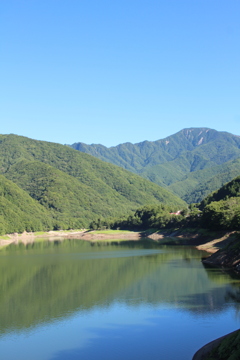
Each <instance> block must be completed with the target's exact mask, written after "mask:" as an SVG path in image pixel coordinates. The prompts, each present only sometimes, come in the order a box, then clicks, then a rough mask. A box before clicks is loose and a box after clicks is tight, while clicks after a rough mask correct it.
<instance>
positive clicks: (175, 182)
mask: <svg viewBox="0 0 240 360" xmlns="http://www.w3.org/2000/svg"><path fill="white" fill-rule="evenodd" d="M71 147H72V148H74V149H76V150H79V151H81V152H84V153H88V154H90V155H93V156H95V157H97V158H99V159H101V160H104V161H106V162H109V163H113V164H115V165H118V166H121V167H123V168H125V169H127V170H129V171H132V172H133V173H136V174H139V175H140V176H142V177H144V178H146V179H148V180H150V181H152V182H154V183H156V184H158V185H160V186H164V187H165V188H168V189H169V190H171V191H172V192H173V193H175V194H176V195H178V196H179V197H181V198H182V199H183V200H185V201H186V202H187V203H193V202H200V201H201V200H202V199H203V198H204V197H205V196H206V195H208V194H209V193H210V192H212V191H214V190H217V189H218V188H219V187H221V186H222V185H223V184H224V183H226V182H228V181H230V180H232V179H233V178H234V177H236V176H238V175H239V174H240V137H239V136H236V135H232V134H230V133H227V132H219V131H216V130H212V129H208V128H190V129H184V130H182V131H180V132H178V133H176V134H174V135H172V136H169V137H167V138H165V139H162V140H157V141H144V142H141V143H137V144H131V143H125V144H120V145H118V146H115V147H110V148H107V147H105V146H103V145H97V144H92V145H86V144H84V143H81V142H80V143H75V144H73V145H71Z"/></svg>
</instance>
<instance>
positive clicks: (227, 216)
mask: <svg viewBox="0 0 240 360" xmlns="http://www.w3.org/2000/svg"><path fill="white" fill-rule="evenodd" d="M101 227H111V228H119V229H129V230H147V229H155V230H160V229H164V228H166V229H169V228H171V229H174V228H175V229H179V228H205V229H209V230H240V176H239V177H237V178H235V179H233V180H232V181H230V182H229V183H227V184H225V185H224V186H223V187H221V188H220V189H219V190H217V191H215V192H213V193H212V194H210V195H208V196H207V197H206V198H205V199H204V200H203V201H202V202H201V203H198V204H190V205H189V207H188V208H183V209H182V210H181V211H178V212H175V213H174V211H173V209H172V208H171V207H170V206H168V205H163V204H161V205H147V206H143V207H141V208H139V209H137V210H136V211H135V212H134V214H130V215H129V216H127V217H125V218H121V219H117V220H114V219H108V220H107V221H106V220H103V221H101V220H100V219H99V221H98V222H95V221H93V222H92V223H91V228H93V229H96V228H101Z"/></svg>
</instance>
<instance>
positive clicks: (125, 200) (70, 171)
mask: <svg viewBox="0 0 240 360" xmlns="http://www.w3.org/2000/svg"><path fill="white" fill-rule="evenodd" d="M0 174H1V188H0V191H1V198H0V209H1V212H0V233H1V234H4V233H11V232H22V231H24V230H27V231H38V230H50V229H59V228H61V229H70V228H82V227H87V226H88V225H89V223H90V222H91V221H93V220H94V219H99V218H105V217H119V216H123V215H125V214H126V213H129V212H130V213H131V212H133V211H134V210H136V209H137V208H138V207H139V206H141V205H146V204H156V205H157V204H160V203H163V204H168V205H170V207H171V208H172V209H179V208H180V209H181V208H184V207H186V203H185V202H184V201H182V200H181V199H180V198H178V197H177V196H175V195H173V194H172V193H171V192H169V191H168V190H166V189H164V188H161V187H160V186H158V185H156V184H154V183H152V182H150V181H148V180H146V179H143V178H142V177H140V176H138V175H136V174H133V173H131V172H129V171H126V170H124V169H122V168H120V167H118V166H115V165H112V164H108V163H106V162H103V161H101V160H99V159H97V158H95V157H93V156H90V155H88V154H84V153H81V152H79V151H76V150H74V149H71V148H70V147H68V146H65V145H60V144H55V143H49V142H44V141H37V140H32V139H29V138H26V137H22V136H17V135H0Z"/></svg>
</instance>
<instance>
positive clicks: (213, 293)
mask: <svg viewBox="0 0 240 360" xmlns="http://www.w3.org/2000/svg"><path fill="white" fill-rule="evenodd" d="M206 255H207V254H206V253H204V252H200V251H198V250H196V249H194V248H190V247H176V246H172V247H170V246H160V245H158V244H156V243H153V242H149V241H140V242H136V241H126V242H121V243H118V244H117V243H112V244H110V243H109V242H106V243H95V244H91V243H90V242H86V241H82V240H73V239H71V240H64V241H51V242H50V241H40V242H35V243H32V244H28V245H27V246H25V245H23V244H19V245H10V246H8V247H6V248H4V249H2V250H1V251H0V269H1V270H0V274H1V276H0V358H1V359H3V360H16V359H17V360H65V359H67V360H77V359H81V360H85V359H86V360H89V359H90V360H91V359H100V360H113V359H114V360H120V359H121V360H122V359H124V360H128V359H129V360H130V359H131V360H133V359H137V360H145V359H151V360H155V359H158V360H159V359H163V360H174V359H178V360H191V359H192V356H193V354H194V353H195V352H196V351H197V350H198V348H200V347H201V346H203V345H204V344H205V343H207V342H209V341H211V340H214V339H215V338H217V337H219V336H222V335H225V334H227V333H228V332H231V331H234V330H236V329H238V328H239V324H240V311H239V310H240V306H239V302H237V299H239V295H240V280H239V278H237V277H236V276H235V275H234V274H228V273H225V272H223V271H222V270H220V269H209V268H205V267H204V266H203V265H202V263H201V257H204V256H206Z"/></svg>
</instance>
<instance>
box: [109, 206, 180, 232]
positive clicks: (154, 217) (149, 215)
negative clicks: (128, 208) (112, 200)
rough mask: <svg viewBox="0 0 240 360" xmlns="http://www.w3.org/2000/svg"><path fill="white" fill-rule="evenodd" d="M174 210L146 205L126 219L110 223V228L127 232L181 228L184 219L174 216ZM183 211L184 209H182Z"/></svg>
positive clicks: (167, 207) (168, 207)
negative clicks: (127, 230) (126, 230)
mask: <svg viewBox="0 0 240 360" xmlns="http://www.w3.org/2000/svg"><path fill="white" fill-rule="evenodd" d="M176 210H177V209H176V208H173V207H170V206H168V205H163V204H162V205H155V206H154V205H148V206H144V207H141V208H139V209H137V210H136V211H135V213H134V214H132V215H129V216H128V217H127V218H124V219H118V220H115V221H114V222H112V225H111V227H112V228H121V229H129V230H148V229H152V228H154V229H156V230H157V229H162V228H172V227H173V228H174V227H181V226H182V225H183V223H184V219H185V217H184V216H183V215H181V214H180V215H175V214H174V213H173V211H176ZM184 210H185V209H184Z"/></svg>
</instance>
